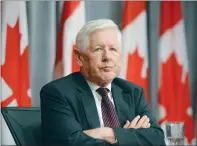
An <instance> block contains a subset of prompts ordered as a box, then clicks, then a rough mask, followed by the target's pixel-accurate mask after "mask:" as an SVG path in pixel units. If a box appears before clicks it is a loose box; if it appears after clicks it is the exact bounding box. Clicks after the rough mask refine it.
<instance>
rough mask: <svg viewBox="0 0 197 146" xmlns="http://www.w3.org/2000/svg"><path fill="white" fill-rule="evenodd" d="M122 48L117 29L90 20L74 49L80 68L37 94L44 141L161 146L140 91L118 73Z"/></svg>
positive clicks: (161, 137) (106, 22)
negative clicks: (39, 102) (119, 76)
mask: <svg viewBox="0 0 197 146" xmlns="http://www.w3.org/2000/svg"><path fill="white" fill-rule="evenodd" d="M120 46H121V33H120V30H119V29H118V27H117V25H116V24H115V23H114V22H113V21H111V20H107V19H100V20H94V21H90V22H88V23H87V24H86V25H85V26H84V27H83V28H82V29H81V30H80V31H79V33H78V35H77V37H76V48H75V50H74V53H75V57H76V61H77V63H78V64H79V66H80V72H76V73H71V74H70V75H68V76H66V77H63V78H61V79H57V80H55V81H52V82H50V83H48V84H47V85H45V86H44V87H43V88H42V89H41V92H40V96H41V116H42V126H41V127H42V136H43V137H42V138H43V142H44V144H46V145H47V146H48V145H54V146H59V145H61V146H88V145H89V146H101V145H119V146H126V145H128V146H130V145H165V142H164V135H163V131H162V129H161V128H160V127H159V125H158V124H157V122H156V120H155V119H154V118H153V116H152V115H151V112H150V110H149V108H148V104H147V102H146V100H145V97H144V92H143V89H142V88H141V87H139V86H137V85H135V84H133V83H131V82H128V81H126V80H123V79H120V78H118V77H117V76H118V73H119V71H120V68H121V47H120ZM123 59H124V58H123Z"/></svg>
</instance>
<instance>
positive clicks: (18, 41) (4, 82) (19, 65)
mask: <svg viewBox="0 0 197 146" xmlns="http://www.w3.org/2000/svg"><path fill="white" fill-rule="evenodd" d="M28 44H29V43H28V33H27V17H26V4H25V2H22V1H4V2H2V60H1V78H0V79H1V86H2V94H1V96H2V97H1V106H2V107H7V106H19V107H29V106H32V104H31V95H30V83H29V55H28ZM2 119H3V118H2ZM2 144H3V145H6V144H14V141H13V138H12V136H11V134H10V132H9V130H8V128H7V125H6V124H5V121H2Z"/></svg>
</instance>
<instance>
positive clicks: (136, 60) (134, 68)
mask: <svg viewBox="0 0 197 146" xmlns="http://www.w3.org/2000/svg"><path fill="white" fill-rule="evenodd" d="M143 64H144V58H142V57H140V55H139V52H138V48H137V47H136V49H135V51H134V52H133V53H132V54H128V65H127V74H126V79H127V80H128V81H132V82H133V83H135V84H137V85H139V86H141V87H143V88H144V91H145V97H146V99H147V100H148V101H149V96H148V95H149V93H148V92H149V91H148V72H149V71H148V69H147V77H146V78H142V76H141V72H142V66H143Z"/></svg>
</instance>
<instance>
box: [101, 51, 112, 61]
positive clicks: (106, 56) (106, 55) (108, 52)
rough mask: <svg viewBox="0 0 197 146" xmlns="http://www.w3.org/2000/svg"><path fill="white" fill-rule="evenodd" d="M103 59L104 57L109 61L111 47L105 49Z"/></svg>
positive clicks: (104, 59)
mask: <svg viewBox="0 0 197 146" xmlns="http://www.w3.org/2000/svg"><path fill="white" fill-rule="evenodd" d="M102 59H103V61H108V60H110V59H111V52H110V50H109V48H105V49H104V51H103V56H102Z"/></svg>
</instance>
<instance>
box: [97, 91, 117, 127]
mask: <svg viewBox="0 0 197 146" xmlns="http://www.w3.org/2000/svg"><path fill="white" fill-rule="evenodd" d="M96 91H97V92H98V93H99V94H100V95H101V96H102V101H101V110H102V117H103V122H104V125H105V127H111V128H112V127H120V122H119V120H118V116H117V114H116V111H115V107H114V105H113V103H112V102H111V101H110V99H109V97H108V92H109V90H108V89H107V88H98V89H97V90H96Z"/></svg>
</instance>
